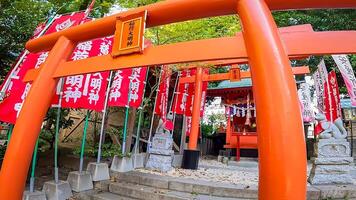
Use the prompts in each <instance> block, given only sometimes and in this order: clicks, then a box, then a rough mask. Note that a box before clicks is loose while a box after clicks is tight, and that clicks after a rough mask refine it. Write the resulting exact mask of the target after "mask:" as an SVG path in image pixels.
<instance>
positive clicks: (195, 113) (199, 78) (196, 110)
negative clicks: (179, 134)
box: [182, 67, 203, 169]
mask: <svg viewBox="0 0 356 200" xmlns="http://www.w3.org/2000/svg"><path fill="white" fill-rule="evenodd" d="M194 89H195V90H194V100H193V110H192V127H191V131H190V135H189V144H188V149H186V150H184V154H183V162H182V168H184V169H197V168H198V163H199V154H200V152H199V150H198V149H197V147H198V137H199V129H200V107H201V98H202V90H203V68H202V67H197V69H196V75H195V88H194ZM183 134H184V133H183Z"/></svg>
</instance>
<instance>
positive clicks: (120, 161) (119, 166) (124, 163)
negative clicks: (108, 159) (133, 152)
mask: <svg viewBox="0 0 356 200" xmlns="http://www.w3.org/2000/svg"><path fill="white" fill-rule="evenodd" d="M133 169H134V168H133V160H132V157H123V158H120V157H119V156H114V158H113V160H112V163H111V167H110V170H112V171H114V172H129V171H132V170H133Z"/></svg>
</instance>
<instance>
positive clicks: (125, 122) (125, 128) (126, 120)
mask: <svg viewBox="0 0 356 200" xmlns="http://www.w3.org/2000/svg"><path fill="white" fill-rule="evenodd" d="M132 74H133V70H132V72H131V77H132ZM130 101H131V79H130V83H129V94H128V95H127V104H126V108H125V121H124V131H123V137H122V146H121V153H122V155H123V156H125V153H126V152H125V151H126V148H125V147H126V136H127V124H128V122H129V111H130Z"/></svg>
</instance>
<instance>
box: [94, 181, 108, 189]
mask: <svg viewBox="0 0 356 200" xmlns="http://www.w3.org/2000/svg"><path fill="white" fill-rule="evenodd" d="M110 183H111V181H110V180H105V181H94V182H93V184H94V189H96V190H100V191H105V192H108V191H109V185H110Z"/></svg>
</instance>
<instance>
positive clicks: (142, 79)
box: [129, 67, 148, 108]
mask: <svg viewBox="0 0 356 200" xmlns="http://www.w3.org/2000/svg"><path fill="white" fill-rule="evenodd" d="M147 70H148V68H147V67H139V68H134V69H132V74H131V76H130V81H131V82H130V91H131V92H130V105H129V106H130V107H135V108H138V107H140V106H141V102H142V99H143V96H144V93H143V92H144V90H145V86H146V76H147Z"/></svg>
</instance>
